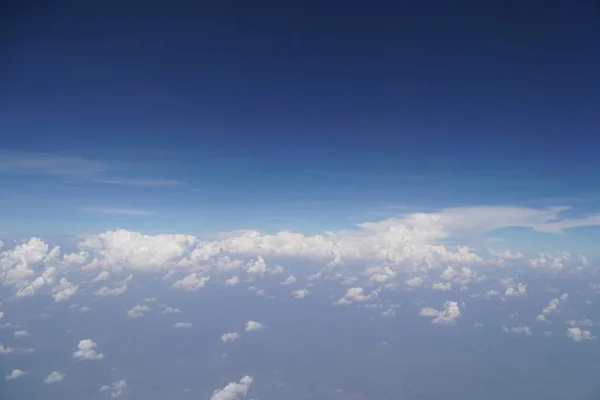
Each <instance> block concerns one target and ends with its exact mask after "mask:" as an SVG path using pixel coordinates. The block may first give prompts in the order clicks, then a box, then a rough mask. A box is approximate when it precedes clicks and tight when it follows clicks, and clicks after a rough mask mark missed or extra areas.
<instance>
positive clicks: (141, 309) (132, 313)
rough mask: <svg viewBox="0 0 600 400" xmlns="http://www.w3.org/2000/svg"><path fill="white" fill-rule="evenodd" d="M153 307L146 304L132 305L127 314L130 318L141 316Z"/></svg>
mask: <svg viewBox="0 0 600 400" xmlns="http://www.w3.org/2000/svg"><path fill="white" fill-rule="evenodd" d="M151 310H152V309H151V308H150V307H149V306H147V305H145V304H138V305H136V306H133V307H131V309H129V310H127V316H128V317H129V318H140V317H143V316H144V315H145V313H147V312H148V311H151Z"/></svg>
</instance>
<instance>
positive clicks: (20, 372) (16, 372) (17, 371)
mask: <svg viewBox="0 0 600 400" xmlns="http://www.w3.org/2000/svg"><path fill="white" fill-rule="evenodd" d="M28 373H29V372H26V371H23V370H22V369H18V368H16V369H13V370H12V371H11V373H10V374H8V375H6V376H5V377H4V380H5V381H12V380H13V379H17V378H21V377H23V376H25V375H27V374H28Z"/></svg>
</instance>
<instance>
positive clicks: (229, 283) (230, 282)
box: [225, 276, 240, 286]
mask: <svg viewBox="0 0 600 400" xmlns="http://www.w3.org/2000/svg"><path fill="white" fill-rule="evenodd" d="M238 283H240V277H239V276H232V277H231V278H229V279H227V280H226V281H225V284H226V285H227V286H235V285H237V284H238Z"/></svg>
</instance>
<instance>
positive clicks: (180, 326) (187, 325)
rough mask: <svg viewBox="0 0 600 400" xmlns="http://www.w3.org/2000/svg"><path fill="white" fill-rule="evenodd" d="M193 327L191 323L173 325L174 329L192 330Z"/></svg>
mask: <svg viewBox="0 0 600 400" xmlns="http://www.w3.org/2000/svg"><path fill="white" fill-rule="evenodd" d="M191 327H192V323H191V322H177V323H175V324H173V328H191Z"/></svg>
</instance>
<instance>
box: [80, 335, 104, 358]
mask: <svg viewBox="0 0 600 400" xmlns="http://www.w3.org/2000/svg"><path fill="white" fill-rule="evenodd" d="M97 348H98V345H97V344H96V342H94V341H93V340H92V339H84V340H81V341H79V344H78V345H77V351H75V353H73V358H74V359H76V360H101V359H103V358H104V354H102V353H98V352H97V351H96V349H97Z"/></svg>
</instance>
